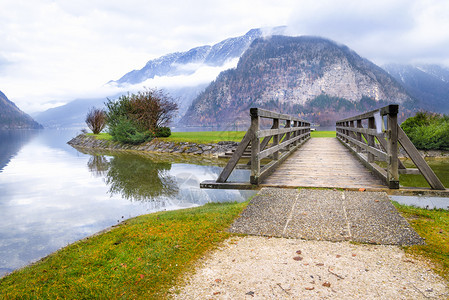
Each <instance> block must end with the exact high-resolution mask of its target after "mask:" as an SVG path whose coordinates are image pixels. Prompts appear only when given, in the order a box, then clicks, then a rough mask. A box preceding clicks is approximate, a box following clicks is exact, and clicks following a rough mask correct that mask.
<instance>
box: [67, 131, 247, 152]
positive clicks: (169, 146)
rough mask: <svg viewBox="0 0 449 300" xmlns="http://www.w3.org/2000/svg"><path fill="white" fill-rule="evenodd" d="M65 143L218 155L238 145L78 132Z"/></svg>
mask: <svg viewBox="0 0 449 300" xmlns="http://www.w3.org/2000/svg"><path fill="white" fill-rule="evenodd" d="M67 144H69V145H71V146H74V147H79V148H87V149H101V150H133V151H148V152H161V153H176V154H192V155H205V156H213V157H218V156H219V155H223V154H225V153H226V152H228V151H231V150H233V149H235V148H236V147H237V145H238V143H236V142H227V141H223V142H218V143H211V144H196V143H187V142H182V143H175V142H165V141H162V140H159V139H157V138H156V139H153V140H151V141H149V142H146V143H143V144H140V145H130V144H123V143H120V142H114V141H107V140H101V139H96V138H95V137H94V136H89V135H86V134H80V135H78V136H77V137H75V138H73V139H71V140H70V141H68V142H67Z"/></svg>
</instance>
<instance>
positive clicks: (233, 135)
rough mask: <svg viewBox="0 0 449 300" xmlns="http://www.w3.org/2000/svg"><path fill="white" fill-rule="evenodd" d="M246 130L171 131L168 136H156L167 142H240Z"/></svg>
mask: <svg viewBox="0 0 449 300" xmlns="http://www.w3.org/2000/svg"><path fill="white" fill-rule="evenodd" d="M245 133H246V131H201V132H172V134H171V136H170V137H168V138H158V139H159V140H164V141H169V142H175V143H176V142H178V143H183V142H188V143H197V144H209V143H218V142H221V141H233V142H240V141H241V140H242V139H243V136H244V135H245Z"/></svg>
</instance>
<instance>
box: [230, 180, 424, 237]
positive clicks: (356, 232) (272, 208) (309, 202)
mask: <svg viewBox="0 0 449 300" xmlns="http://www.w3.org/2000/svg"><path fill="white" fill-rule="evenodd" d="M230 231H231V232H233V233H239V234H250V235H262V236H273V237H284V238H301V239H306V240H322V241H332V242H338V241H354V242H359V243H370V244H389V245H419V244H424V240H423V239H422V238H421V237H420V236H419V235H418V234H417V233H416V232H415V231H414V230H413V228H412V227H411V226H410V225H409V224H408V222H407V221H406V220H405V219H404V218H403V217H402V216H401V215H400V214H399V212H398V211H397V210H396V208H395V207H394V206H393V204H391V202H390V199H389V198H388V196H387V194H386V193H384V192H356V191H338V190H310V189H302V190H297V189H280V188H263V189H261V190H260V192H259V193H258V194H257V195H256V196H255V197H254V198H253V199H252V200H251V202H250V204H249V205H248V207H247V208H246V209H245V210H244V211H243V212H242V214H241V216H240V217H239V218H238V219H237V220H236V221H235V222H234V223H233V224H232V226H231V228H230Z"/></svg>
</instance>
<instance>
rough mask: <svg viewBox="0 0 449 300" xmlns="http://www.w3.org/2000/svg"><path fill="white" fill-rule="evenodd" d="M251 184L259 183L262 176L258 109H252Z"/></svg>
mask: <svg viewBox="0 0 449 300" xmlns="http://www.w3.org/2000/svg"><path fill="white" fill-rule="evenodd" d="M250 112H251V129H250V130H251V176H250V182H251V184H256V185H258V184H259V177H260V160H259V153H260V138H259V137H258V135H257V132H258V131H259V114H258V111H257V109H251V110H250Z"/></svg>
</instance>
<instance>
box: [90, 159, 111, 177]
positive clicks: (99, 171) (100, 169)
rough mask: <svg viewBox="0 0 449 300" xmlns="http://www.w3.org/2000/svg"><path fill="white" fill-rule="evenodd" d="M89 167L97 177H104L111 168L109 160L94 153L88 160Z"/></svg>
mask: <svg viewBox="0 0 449 300" xmlns="http://www.w3.org/2000/svg"><path fill="white" fill-rule="evenodd" d="M87 167H88V168H89V171H91V172H92V174H94V176H95V177H104V176H106V171H107V170H108V169H109V161H108V160H107V158H106V157H105V156H103V155H92V156H91V157H90V158H89V161H88V162H87Z"/></svg>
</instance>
